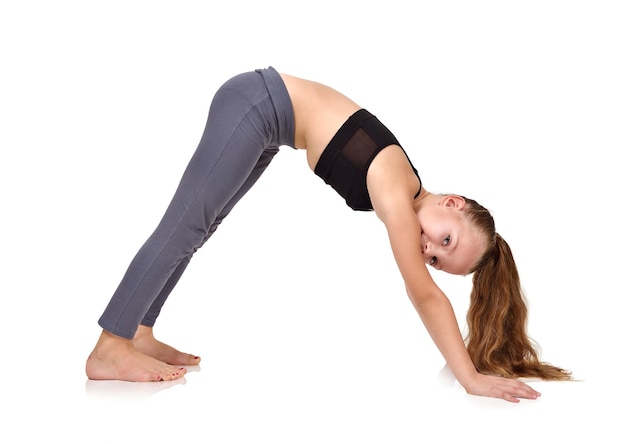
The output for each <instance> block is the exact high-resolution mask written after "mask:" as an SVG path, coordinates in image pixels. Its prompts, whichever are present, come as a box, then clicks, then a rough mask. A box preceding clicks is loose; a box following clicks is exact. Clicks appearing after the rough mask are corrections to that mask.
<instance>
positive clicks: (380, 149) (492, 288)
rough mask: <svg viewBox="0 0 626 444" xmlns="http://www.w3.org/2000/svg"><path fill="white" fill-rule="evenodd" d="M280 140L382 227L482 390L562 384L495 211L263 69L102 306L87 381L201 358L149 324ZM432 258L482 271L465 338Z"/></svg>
mask: <svg viewBox="0 0 626 444" xmlns="http://www.w3.org/2000/svg"><path fill="white" fill-rule="evenodd" d="M282 145H287V146H290V147H294V148H296V149H304V150H306V155H307V160H308V163H309V166H310V168H311V169H312V170H313V171H314V172H315V174H317V175H318V176H320V177H321V178H322V179H323V180H324V181H325V182H326V183H327V184H329V185H330V186H332V187H333V188H334V189H335V190H336V191H337V192H338V193H339V194H340V195H341V196H342V197H343V198H344V199H345V200H346V203H347V204H348V205H349V206H350V207H351V208H352V209H353V210H358V211H369V210H373V211H375V213H376V215H377V216H378V218H380V220H381V221H382V222H383V223H384V225H385V227H386V229H387V233H388V236H389V241H390V243H391V248H392V251H393V254H394V257H395V260H396V262H397V265H398V267H399V270H400V273H401V275H402V277H403V279H404V282H405V285H406V289H407V293H408V296H409V298H410V299H411V301H412V303H413V305H414V307H415V309H416V310H417V312H418V314H419V316H420V317H421V319H422V321H423V322H424V324H425V326H426V328H427V330H428V332H429V333H430V335H431V337H432V339H433V341H434V342H435V344H436V345H437V347H438V348H439V350H440V351H441V353H442V355H443V357H444V358H445V360H446V362H447V364H448V366H449V368H450V369H451V370H452V372H453V374H454V375H455V377H456V378H457V380H458V381H459V383H461V384H462V386H463V387H464V388H465V390H466V391H467V392H468V393H470V394H474V395H482V396H491V397H498V398H503V399H505V400H508V401H512V402H518V400H519V398H528V399H535V398H537V397H538V396H539V393H538V392H536V391H535V390H533V389H532V388H531V387H529V386H528V385H526V384H525V383H523V382H521V381H519V380H517V379H515V378H518V377H538V378H542V379H546V380H565V379H569V378H570V374H569V372H567V371H565V370H563V369H561V368H558V367H555V366H552V365H549V364H546V363H543V362H541V361H539V359H538V356H537V352H536V351H535V349H534V348H533V346H532V343H531V341H530V340H529V338H528V336H527V334H526V317H527V309H526V305H525V302H524V299H523V294H522V291H521V286H520V281H519V276H518V274H517V270H516V266H515V263H514V261H513V256H512V255H511V251H510V250H509V248H508V245H507V244H506V242H505V241H504V240H503V239H502V238H501V237H500V236H499V235H498V234H497V233H496V232H495V226H494V222H493V219H492V217H491V215H490V214H489V212H488V211H487V210H486V209H485V208H483V207H482V206H480V205H479V204H478V203H476V202H475V201H473V200H471V199H467V198H464V197H462V196H458V195H440V194H432V193H430V192H428V191H427V190H426V189H425V188H424V187H423V186H422V182H421V180H420V178H419V175H418V172H417V169H416V168H415V167H414V166H413V165H412V163H411V161H410V160H409V158H408V157H407V155H406V153H405V151H404V150H403V148H402V147H401V146H400V143H399V142H398V140H396V138H395V137H394V136H393V134H392V133H391V132H390V131H389V130H388V129H387V128H386V127H385V126H384V125H383V124H382V123H381V122H380V121H379V120H378V119H377V118H376V117H375V116H373V115H372V114H370V113H369V112H368V111H366V110H364V109H362V108H361V107H360V106H359V105H358V104H356V103H355V102H353V101H352V100H350V99H349V98H347V97H345V96H344V95H342V94H341V93H339V92H337V91H335V90H333V89H331V88H329V87H327V86H325V85H322V84H319V83H316V82H312V81H308V80H304V79H300V78H297V77H292V76H289V75H286V74H279V73H278V72H277V71H276V70H275V69H273V68H272V67H269V68H267V69H258V70H256V71H253V72H248V73H245V74H240V75H238V76H235V77H233V78H232V79H230V80H229V81H227V82H226V83H225V84H224V85H223V86H222V87H221V88H220V89H219V90H218V92H217V93H216V95H215V97H214V99H213V102H212V104H211V108H210V111H209V116H208V121H207V124H206V128H205V131H204V134H203V137H202V139H201V141H200V143H199V146H198V148H197V150H196V152H195V153H194V155H193V157H192V159H191V161H190V162H189V165H188V166H187V168H186V170H185V173H184V175H183V177H182V179H181V182H180V184H179V187H178V189H177V191H176V193H175V195H174V197H173V199H172V201H171V203H170V205H169V207H168V208H167V211H166V212H165V215H164V216H163V218H162V220H161V222H160V224H159V225H158V227H157V228H156V230H155V231H154V233H153V234H152V235H151V236H150V237H149V238H148V239H147V241H146V242H145V244H144V245H143V246H142V248H141V249H140V250H139V251H138V253H137V255H136V256H135V258H134V259H133V261H132V262H131V264H130V266H129V268H128V270H127V272H126V274H125V275H124V277H123V279H122V281H121V283H120V284H119V287H118V288H117V290H116V292H115V293H114V294H113V296H112V298H111V300H110V302H109V304H108V306H107V307H106V309H105V311H104V313H103V314H102V316H101V318H100V320H99V324H100V326H101V327H102V329H103V330H102V333H101V335H100V338H99V340H98V341H97V343H96V346H95V348H94V350H93V351H92V352H91V354H90V356H89V358H88V359H87V364H86V373H87V376H88V378H90V379H118V380H126V381H163V380H172V379H177V378H180V377H182V376H183V375H184V374H185V372H186V370H185V368H184V367H182V366H185V365H196V364H198V363H199V362H200V358H199V357H196V356H193V355H189V354H186V353H181V352H179V351H178V350H176V349H174V348H172V347H170V346H169V345H166V344H164V343H162V342H159V341H158V340H156V339H155V337H154V336H153V333H152V327H153V326H154V323H155V321H156V319H157V317H158V315H159V312H160V310H161V307H162V306H163V304H164V302H165V300H166V299H167V297H168V295H169V294H170V292H171V291H172V289H173V288H174V286H175V285H176V283H177V281H178V279H179V278H180V277H181V275H182V274H183V272H184V270H185V268H186V266H187V264H188V263H189V261H190V259H191V257H192V256H193V254H194V253H195V252H196V250H197V249H198V248H200V247H201V246H202V245H203V244H204V242H206V240H207V239H208V238H209V237H210V236H211V234H213V232H214V231H215V230H216V228H217V227H218V225H219V224H220V223H221V222H222V220H223V219H224V217H226V216H227V215H228V213H229V212H230V211H231V210H232V208H233V206H234V205H235V204H236V203H237V202H238V201H239V199H241V197H242V196H243V195H244V194H245V193H246V192H247V191H248V190H249V189H250V187H251V186H252V185H253V184H254V183H255V182H256V180H257V179H258V178H259V176H260V175H261V173H263V171H264V170H265V168H266V167H267V166H268V164H269V163H270V161H271V160H272V158H273V156H274V155H275V154H276V153H277V152H278V149H279V147H280V146H282ZM426 264H428V265H430V266H432V267H434V268H436V269H439V270H443V271H445V272H448V273H453V274H459V275H467V274H473V290H472V294H471V305H470V309H469V313H468V318H467V319H468V326H469V335H468V337H467V338H466V339H467V344H466V343H465V342H464V340H463V338H462V336H461V333H460V330H459V326H458V323H457V320H456V317H455V315H454V313H453V310H452V306H451V304H450V302H449V301H448V298H447V297H446V295H445V294H444V293H443V292H442V291H441V290H440V289H439V288H438V286H437V285H436V284H435V283H434V281H433V280H432V278H431V276H430V274H429V272H428V270H427V268H426Z"/></svg>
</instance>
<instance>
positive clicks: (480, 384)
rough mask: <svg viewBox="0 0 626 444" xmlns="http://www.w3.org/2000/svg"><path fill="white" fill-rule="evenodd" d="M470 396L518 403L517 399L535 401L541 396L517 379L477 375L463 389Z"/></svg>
mask: <svg viewBox="0 0 626 444" xmlns="http://www.w3.org/2000/svg"><path fill="white" fill-rule="evenodd" d="M465 391H467V393H469V394H470V395H477V396H488V397H491V398H502V399H504V400H505V401H509V402H519V398H524V399H537V398H538V397H539V396H541V393H539V392H538V391H536V390H533V389H532V388H531V387H530V386H528V385H527V384H525V383H524V382H522V381H518V380H517V379H509V378H501V377H498V376H489V375H483V374H481V373H478V374H477V376H476V378H475V379H474V380H473V381H472V382H471V383H470V384H468V385H467V387H465Z"/></svg>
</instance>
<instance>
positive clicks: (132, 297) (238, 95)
mask: <svg viewBox="0 0 626 444" xmlns="http://www.w3.org/2000/svg"><path fill="white" fill-rule="evenodd" d="M294 131H295V123H294V116H293V107H292V104H291V100H290V98H289V94H288V92H287V89H286V88H285V85H284V83H283V81H282V79H281V78H280V76H279V74H278V73H277V72H276V71H275V70H274V69H273V68H272V67H269V68H267V69H257V70H256V71H252V72H248V73H245V74H240V75H238V76H235V77H233V78H232V79H230V80H229V81H227V82H226V83H225V84H224V85H223V86H222V87H221V88H220V89H219V90H218V92H217V93H216V95H215V97H214V99H213V102H212V103H211V107H210V110H209V116H208V119H207V124H206V127H205V130H204V134H203V136H202V138H201V140H200V143H199V145H198V148H197V149H196V152H195V153H194V155H193V157H192V158H191V161H190V162H189V164H188V166H187V168H186V170H185V173H184V174H183V177H182V179H181V181H180V184H179V186H178V189H177V190H176V193H175V194H174V197H173V198H172V201H171V203H170V204H169V206H168V208H167V211H166V212H165V215H164V216H163V218H162V220H161V222H160V223H159V225H158V226H157V228H156V230H155V231H154V233H152V235H151V236H150V237H149V238H148V239H147V241H146V242H145V243H144V244H143V246H142V247H141V249H140V250H139V251H138V252H137V254H136V256H135V258H134V259H133V260H132V262H131V263H130V265H129V267H128V270H127V271H126V273H125V275H124V277H123V279H122V281H121V282H120V284H119V286H118V288H117V290H116V291H115V293H114V294H113V296H112V298H111V300H110V302H109V304H108V305H107V307H106V309H105V310H104V313H103V314H102V316H101V317H100V319H99V321H98V323H99V324H100V326H101V327H102V328H103V329H104V330H106V331H109V332H111V333H113V334H115V335H118V336H122V337H124V338H128V339H131V338H133V336H134V335H135V332H136V331H137V327H138V326H139V324H142V325H146V326H149V327H151V326H153V325H154V323H155V322H156V319H157V317H158V315H159V313H160V311H161V307H162V306H163V304H164V303H165V301H166V299H167V297H168V296H169V294H170V292H171V291H172V290H173V288H174V287H175V285H176V283H177V282H178V280H179V278H180V277H181V275H182V274H183V272H184V271H185V268H186V267H187V265H188V264H189V261H190V260H191V257H192V256H193V254H194V253H195V252H196V251H197V250H198V248H200V247H201V246H202V245H203V244H204V243H205V242H206V240H207V239H208V238H209V237H210V236H211V235H212V234H213V233H214V232H215V230H216V229H217V227H218V226H219V224H220V223H221V222H222V220H223V219H224V218H225V217H226V216H227V215H228V213H229V212H230V211H231V210H232V209H233V207H234V206H235V204H236V203H237V202H238V201H239V199H241V197H242V196H243V195H244V194H245V193H246V192H247V191H248V190H249V189H250V188H251V187H252V185H253V184H254V183H255V182H256V181H257V179H258V178H259V177H260V176H261V174H262V173H263V171H265V168H267V166H268V165H269V163H270V162H271V160H272V158H273V157H274V155H275V154H276V153H277V152H278V149H279V147H280V146H281V145H288V146H291V147H293V146H294Z"/></svg>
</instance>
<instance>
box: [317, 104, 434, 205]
mask: <svg viewBox="0 0 626 444" xmlns="http://www.w3.org/2000/svg"><path fill="white" fill-rule="evenodd" d="M389 145H398V146H400V143H398V140H397V139H396V138H395V136H394V135H393V134H392V133H391V131H389V129H387V127H386V126H385V125H383V124H382V123H381V122H380V121H379V120H378V119H377V118H376V116H374V115H373V114H371V113H370V112H368V111H367V110H365V109H360V110H359V111H357V112H355V113H354V114H353V115H351V116H350V117H349V118H348V120H346V121H345V123H344V124H343V125H342V126H341V128H339V131H337V134H335V135H334V136H333V138H332V139H331V141H330V142H329V144H328V146H327V147H326V148H325V149H324V152H323V153H322V155H321V156H320V159H319V161H318V162H317V165H316V166H315V174H317V175H318V176H319V177H321V178H322V179H323V180H324V182H326V183H327V184H328V185H330V186H331V187H332V188H334V189H335V191H337V192H338V193H339V195H341V196H342V197H343V198H344V199H345V200H346V203H347V204H348V206H349V207H350V208H352V209H353V210H357V211H371V210H373V207H372V201H371V200H370V196H369V193H368V191H367V170H368V168H369V166H370V164H371V163H372V161H373V160H374V157H376V155H377V154H378V153H379V152H380V151H381V150H382V149H384V148H386V147H388V146H389ZM400 148H402V146H400ZM402 150H403V151H404V149H403V148H402ZM405 154H406V152H405ZM407 159H408V156H407ZM408 160H409V163H411V160H410V159H408ZM411 167H412V168H413V171H414V172H415V175H416V176H417V178H418V179H419V174H418V173H417V170H416V169H415V167H414V166H413V164H412V163H411ZM420 191H422V181H421V180H420V188H419V190H418V191H417V194H416V195H415V197H417V196H419V194H420Z"/></svg>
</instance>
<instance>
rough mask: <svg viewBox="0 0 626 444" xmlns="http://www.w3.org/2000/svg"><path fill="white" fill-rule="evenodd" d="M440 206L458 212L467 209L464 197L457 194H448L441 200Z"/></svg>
mask: <svg viewBox="0 0 626 444" xmlns="http://www.w3.org/2000/svg"><path fill="white" fill-rule="evenodd" d="M440 205H443V206H444V207H450V208H456V209H457V210H462V209H463V208H465V199H463V197H461V196H458V195H456V194H446V195H445V196H443V199H441V202H440Z"/></svg>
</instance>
